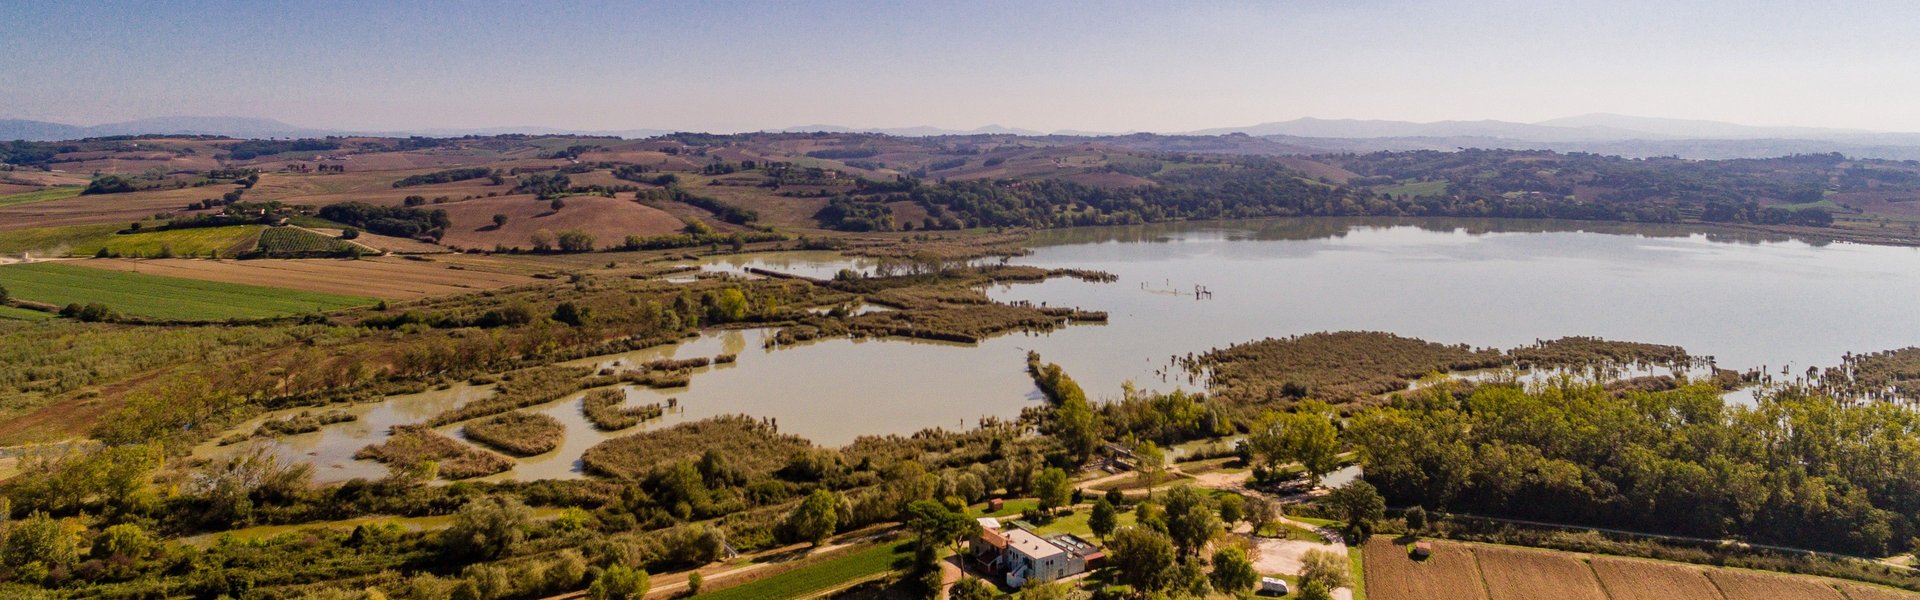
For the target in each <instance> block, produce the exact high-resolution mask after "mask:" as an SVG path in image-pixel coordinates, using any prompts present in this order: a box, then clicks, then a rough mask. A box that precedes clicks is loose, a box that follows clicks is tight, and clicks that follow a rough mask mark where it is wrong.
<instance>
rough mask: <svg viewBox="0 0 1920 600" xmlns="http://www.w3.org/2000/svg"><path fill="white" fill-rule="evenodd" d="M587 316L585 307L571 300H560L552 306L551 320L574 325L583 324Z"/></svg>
mask: <svg viewBox="0 0 1920 600" xmlns="http://www.w3.org/2000/svg"><path fill="white" fill-rule="evenodd" d="M589 316H590V315H589V314H588V311H587V309H585V308H581V307H580V306H579V305H576V304H574V303H572V302H561V303H560V305H559V306H555V307H553V320H555V321H559V322H561V323H566V324H568V325H572V326H574V327H579V326H581V325H585V324H586V323H587V318H588V317H589Z"/></svg>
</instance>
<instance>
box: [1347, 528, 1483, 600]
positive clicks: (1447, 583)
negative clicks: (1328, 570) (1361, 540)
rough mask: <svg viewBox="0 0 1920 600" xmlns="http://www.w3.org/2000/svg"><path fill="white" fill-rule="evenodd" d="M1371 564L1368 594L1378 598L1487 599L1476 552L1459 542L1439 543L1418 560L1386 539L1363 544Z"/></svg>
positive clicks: (1368, 568)
mask: <svg viewBox="0 0 1920 600" xmlns="http://www.w3.org/2000/svg"><path fill="white" fill-rule="evenodd" d="M1362 552H1364V553H1365V556H1366V558H1365V560H1366V565H1367V574H1366V577H1367V597H1368V598H1371V599H1374V600H1415V599H1424V600H1485V599H1486V597H1487V594H1486V586H1485V585H1484V584H1482V583H1481V579H1480V567H1479V565H1478V564H1476V563H1475V562H1474V556H1473V551H1471V550H1469V549H1468V548H1467V547H1466V546H1462V545H1458V544H1436V545H1435V546H1434V548H1433V556H1431V557H1428V558H1427V559H1426V560H1422V561H1415V560H1413V559H1411V558H1408V557H1407V551H1406V548H1405V547H1402V546H1400V545H1398V544H1395V543H1393V542H1392V541H1389V540H1388V539H1386V538H1379V537H1376V538H1373V539H1370V540H1367V543H1366V545H1365V546H1363V547H1362Z"/></svg>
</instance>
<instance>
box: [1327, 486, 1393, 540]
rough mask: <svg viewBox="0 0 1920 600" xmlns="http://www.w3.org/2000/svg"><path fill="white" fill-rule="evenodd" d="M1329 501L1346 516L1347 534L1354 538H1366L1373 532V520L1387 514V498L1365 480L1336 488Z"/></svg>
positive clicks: (1328, 497)
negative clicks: (1381, 495)
mask: <svg viewBox="0 0 1920 600" xmlns="http://www.w3.org/2000/svg"><path fill="white" fill-rule="evenodd" d="M1327 501H1328V502H1330V503H1331V504H1333V506H1334V509H1335V510H1337V511H1339V513H1340V514H1341V515H1342V516H1343V517H1345V518H1346V520H1347V534H1348V535H1350V536H1353V537H1354V538H1365V537H1366V536H1367V535H1368V534H1370V533H1372V532H1373V522H1374V521H1378V520H1380V519H1382V518H1385V517H1386V516H1387V500H1386V499H1385V498H1382V497H1380V491H1379V490H1376V489H1374V488H1373V484H1370V483H1367V482H1366V481H1364V480H1359V479H1356V480H1354V481H1353V482H1352V483H1349V484H1346V485H1343V486H1340V487H1338V488H1334V490H1333V493H1332V494H1329V495H1328V496H1327Z"/></svg>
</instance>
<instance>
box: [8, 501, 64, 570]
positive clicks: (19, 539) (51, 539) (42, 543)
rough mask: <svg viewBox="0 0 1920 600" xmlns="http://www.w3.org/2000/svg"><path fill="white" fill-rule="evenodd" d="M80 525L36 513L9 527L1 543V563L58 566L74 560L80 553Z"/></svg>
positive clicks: (15, 565)
mask: <svg viewBox="0 0 1920 600" xmlns="http://www.w3.org/2000/svg"><path fill="white" fill-rule="evenodd" d="M77 529H78V527H77V526H76V525H73V524H71V523H69V522H68V521H67V520H65V519H55V518H53V517H49V516H47V514H46V513H40V512H36V513H33V514H32V515H31V516H28V517H27V518H26V519H25V520H22V521H20V522H18V523H14V524H13V525H12V526H11V527H8V528H7V531H6V535H7V541H6V543H5V544H4V545H0V564H5V565H7V566H9V567H22V566H25V565H27V564H28V563H33V562H38V563H41V564H43V565H45V566H49V567H57V566H61V565H66V564H69V563H72V562H73V561H74V560H75V559H77V558H79V556H80V536H79V535H78V532H77Z"/></svg>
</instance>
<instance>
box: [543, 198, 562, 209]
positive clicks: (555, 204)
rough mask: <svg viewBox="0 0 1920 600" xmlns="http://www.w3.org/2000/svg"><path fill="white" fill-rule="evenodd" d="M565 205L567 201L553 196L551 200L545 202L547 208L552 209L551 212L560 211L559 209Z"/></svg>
mask: <svg viewBox="0 0 1920 600" xmlns="http://www.w3.org/2000/svg"><path fill="white" fill-rule="evenodd" d="M566 207H567V201H566V200H562V199H560V198H554V199H553V201H552V202H548V203H547V208H551V209H553V212H560V209H562V208H566Z"/></svg>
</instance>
